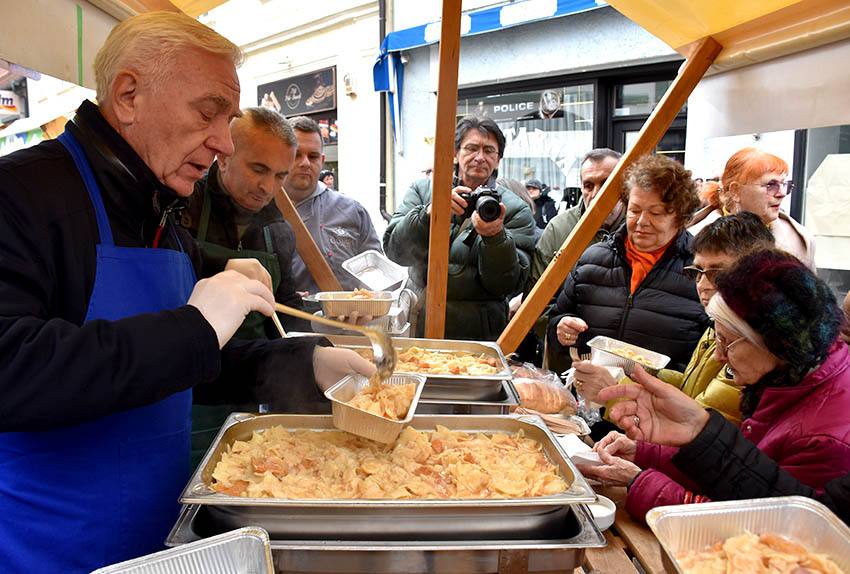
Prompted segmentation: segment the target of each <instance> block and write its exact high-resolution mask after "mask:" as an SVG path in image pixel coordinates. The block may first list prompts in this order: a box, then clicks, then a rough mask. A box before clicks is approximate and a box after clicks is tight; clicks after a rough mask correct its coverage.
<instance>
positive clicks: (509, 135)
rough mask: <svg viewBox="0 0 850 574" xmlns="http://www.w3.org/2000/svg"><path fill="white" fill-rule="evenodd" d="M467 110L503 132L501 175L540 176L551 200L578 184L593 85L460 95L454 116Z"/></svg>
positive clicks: (589, 138) (587, 145)
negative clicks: (503, 151) (472, 96)
mask: <svg viewBox="0 0 850 574" xmlns="http://www.w3.org/2000/svg"><path fill="white" fill-rule="evenodd" d="M469 114H477V115H480V116H486V117H490V118H492V119H493V120H495V121H496V123H497V124H498V125H499V127H500V128H501V129H502V132H503V133H504V134H505V139H506V145H505V155H504V157H503V158H502V161H501V163H500V165H499V176H500V177H510V178H513V179H517V180H519V181H521V182H525V181H528V180H529V179H539V180H541V181H542V182H543V183H544V184H546V185H548V186H549V187H550V188H551V192H550V196H551V197H552V198H553V199H555V200H556V201H560V200H561V198H562V196H563V194H564V189H566V188H577V187H580V180H579V168H580V163H581V160H582V158H583V157H584V154H585V153H587V151H588V150H590V149H591V148H593V118H594V89H593V84H580V85H573V86H562V87H555V88H551V87H550V88H541V89H538V90H533V91H523V92H514V93H508V94H494V95H486V96H481V97H477V98H465V99H459V100H458V110H457V115H458V118H460V117H462V116H466V115H469Z"/></svg>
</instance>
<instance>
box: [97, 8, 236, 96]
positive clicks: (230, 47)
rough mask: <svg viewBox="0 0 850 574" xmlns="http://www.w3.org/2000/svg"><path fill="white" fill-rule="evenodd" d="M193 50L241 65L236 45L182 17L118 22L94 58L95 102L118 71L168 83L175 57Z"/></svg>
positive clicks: (164, 14)
mask: <svg viewBox="0 0 850 574" xmlns="http://www.w3.org/2000/svg"><path fill="white" fill-rule="evenodd" d="M191 48H196V49H199V50H203V51H205V52H210V53H212V54H220V55H222V56H225V57H228V58H230V60H231V61H232V62H233V66H234V67H239V65H240V64H242V59H243V55H242V50H240V49H239V46H237V45H236V44H234V43H233V42H231V41H230V40H228V39H227V38H225V37H224V36H222V35H220V34H219V33H218V32H216V31H215V30H213V29H212V28H208V27H207V26H204V25H203V24H201V23H200V22H198V21H197V20H195V19H193V18H190V17H189V16H187V15H186V14H183V13H182V12H181V13H178V12H164V11H161V12H147V13H145V14H139V15H138V16H133V17H132V18H127V19H126V20H124V21H123V22H119V23H118V25H117V26H115V27H114V28H113V29H112V31H111V32H110V33H109V36H107V38H106V41H105V42H104V43H103V46H101V48H100V50H98V52H97V56H95V59H94V77H95V80H96V82H97V100H98V103H99V104H100V105H103V104H104V103H106V102H107V100H108V99H109V92H110V90H111V89H112V84H113V82H115V78H116V77H118V74H119V73H120V72H121V71H122V70H134V71H136V72H138V73H139V74H140V75H142V76H144V77H145V80H146V81H148V82H150V84H151V85H152V86H153V87H154V90H155V89H156V87H157V86H162V85H164V84H165V82H166V81H167V80H168V77H169V71H170V64H169V62H171V61H172V60H173V58H174V56H175V55H176V54H178V53H179V52H181V51H184V50H187V49H191Z"/></svg>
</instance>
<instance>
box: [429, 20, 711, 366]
mask: <svg viewBox="0 0 850 574" xmlns="http://www.w3.org/2000/svg"><path fill="white" fill-rule="evenodd" d="M721 49H722V46H721V45H720V44H718V43H717V41H715V40H714V38H712V37H711V36H707V37H705V38H703V39H702V40H700V41H699V42H698V43H697V44H696V46H695V47H694V49H693V51H692V52H691V54H690V55H689V57H688V59H687V60H686V61H685V63H684V64H683V65H682V67H681V68H680V69H679V74H678V75H677V76H676V80H675V81H674V82H673V83H672V84H671V85H670V87H669V88H668V89H667V93H666V94H664V97H663V98H662V99H661V101H660V102H659V103H658V106H657V107H656V108H655V110H653V112H652V114H651V115H650V116H649V118H648V119H647V120H646V123H645V124H644V125H643V128H641V130H640V134H639V135H638V139H637V141H636V142H635V144H634V145H633V146H632V147H631V149H629V150H628V151H627V152H626V154H625V155H624V156H623V157H622V159H620V162H619V163H618V164H617V167H616V168H614V171H613V172H612V173H611V175H610V176H609V177H608V180H607V181H606V182H605V185H603V186H602V189H601V190H600V192H599V193H598V194H597V195H596V197H595V198H594V200H593V202H592V203H591V204H590V208H589V209H588V210H587V211H586V212H585V214H584V216H583V217H582V218H581V219H580V220H579V222H578V225H576V226H575V227H574V228H573V231H572V233H570V235H569V236H568V237H567V238H566V239H565V240H564V243H563V244H562V245H561V249H560V250H559V251H558V253H556V254H555V258H554V259H552V261H551V262H550V263H549V266H548V267H547V268H546V270H545V271H544V272H543V275H541V276H540V279H539V280H538V281H537V284H536V285H535V286H534V288H533V289H532V290H531V293H529V294H528V297H527V298H526V299H525V301H523V303H522V305H521V306H520V308H519V309H518V310H517V313H516V315H514V317H513V319H511V322H510V323H508V326H507V327H505V330H504V331H503V332H502V334H501V335H500V336H499V339H498V341H497V342H498V344H499V346H500V347H501V348H502V352H503V353H505V354H508V353H511V352H513V351H515V350H516V348H517V347H518V346H519V344H520V342H521V341H522V340H523V338H524V337H525V334H526V333H528V331H529V330H530V329H531V327H532V326H533V325H534V322H535V321H536V320H537V318H538V317H539V316H540V313H542V312H543V309H544V308H545V307H546V304H547V303H548V302H549V301H550V300H551V299H552V295H554V294H555V292H556V291H557V290H558V288H559V287H560V286H561V285H563V283H564V279H565V278H566V276H567V273H569V271H570V270H571V269H572V268H573V266H574V265H575V264H576V261H578V258H579V257H580V256H581V254H582V253H583V252H584V250H585V249H586V248H587V246H588V244H590V241H591V239H593V236H594V235H596V232H597V231H598V230H599V227H600V226H601V225H602V223H603V222H604V221H605V218H606V217H608V214H610V213H611V210H613V209H614V206H615V205H616V204H617V201H618V200H619V198H620V188H621V187H622V182H623V174H624V173H625V171H626V168H628V167H629V166H630V165H631V164H632V163H633V162H634V161H635V160H636V159H637V158H639V157H640V156H642V155H646V154H648V153H651V152H652V151H653V150H654V149H655V146H656V145H658V142H659V141H661V138H662V137H663V136H664V134H665V132H666V131H667V128H669V127H670V124H671V123H673V120H674V119H675V117H676V115H677V114H678V113H679V110H681V109H682V106H684V105H685V102H687V100H688V96H690V94H691V92H693V90H694V88H695V87H696V85H697V84H698V83H699V81H700V79H701V78H702V76H703V74H705V72H706V70H708V67H709V66H711V63H712V62H713V61H714V59H715V58H716V57H717V54H719V53H720V50H721ZM432 229H433V228H432Z"/></svg>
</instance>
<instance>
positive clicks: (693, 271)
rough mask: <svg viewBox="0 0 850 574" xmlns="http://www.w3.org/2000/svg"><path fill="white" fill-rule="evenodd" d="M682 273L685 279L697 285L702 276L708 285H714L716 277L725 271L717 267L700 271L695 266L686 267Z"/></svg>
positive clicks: (700, 269)
mask: <svg viewBox="0 0 850 574" xmlns="http://www.w3.org/2000/svg"><path fill="white" fill-rule="evenodd" d="M683 271H684V272H685V277H687V278H688V279H690V280H691V281H694V282H695V283H699V282H700V280H701V279H702V276H703V275H705V277H706V279H708V281H709V282H710V283H714V280H715V279H717V276H718V275H720V274H721V273H723V272H724V271H726V270H725V269H721V268H719V267H715V268H713V269H702V268H700V267H697V266H696V265H688V266H687V267H685V268H684V269H683Z"/></svg>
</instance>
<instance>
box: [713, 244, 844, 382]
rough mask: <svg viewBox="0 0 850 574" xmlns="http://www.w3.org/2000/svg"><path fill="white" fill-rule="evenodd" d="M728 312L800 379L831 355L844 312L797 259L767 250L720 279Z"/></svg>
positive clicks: (822, 284)
mask: <svg viewBox="0 0 850 574" xmlns="http://www.w3.org/2000/svg"><path fill="white" fill-rule="evenodd" d="M717 291H718V293H719V294H720V296H721V297H723V300H724V301H725V303H726V304H727V305H728V306H729V308H730V309H731V310H732V311H733V312H734V313H735V314H736V315H738V317H740V318H741V319H743V320H744V322H746V323H747V324H748V325H749V326H750V327H752V328H753V330H754V331H755V332H756V333H758V334H759V335H760V336H761V337H762V339H763V340H764V344H765V346H766V347H767V348H768V350H770V352H771V353H773V354H774V355H776V356H777V357H778V358H780V359H782V360H783V361H785V362H786V363H788V365H789V367H790V369H791V373H792V376H796V377H802V376H803V375H805V374H806V373H807V372H808V371H809V370H810V369H811V368H813V367H815V366H817V365H818V364H820V363H821V362H822V361H823V359H824V358H825V357H826V355H827V354H828V353H829V349H830V347H832V345H833V343H834V342H835V340H836V338H837V337H838V329H839V325H840V323H841V314H840V310H839V308H838V304H837V303H836V301H835V296H834V295H833V293H832V290H831V289H830V288H829V286H828V285H827V284H826V283H824V282H823V281H822V280H820V279H819V278H818V277H817V276H816V275H815V274H814V273H812V271H811V270H810V269H809V268H808V267H806V266H805V265H803V263H801V262H800V261H799V260H798V259H797V258H795V257H794V256H793V255H790V254H788V253H785V252H784V251H779V250H778V249H769V250H764V251H759V252H756V253H753V254H751V255H748V256H746V257H744V258H742V259H741V260H740V261H738V263H737V264H736V265H735V267H733V268H732V269H730V270H729V271H728V272H727V273H724V274H722V275H720V276H719V277H718V278H717Z"/></svg>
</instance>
